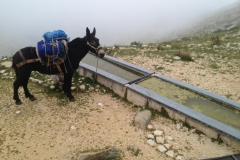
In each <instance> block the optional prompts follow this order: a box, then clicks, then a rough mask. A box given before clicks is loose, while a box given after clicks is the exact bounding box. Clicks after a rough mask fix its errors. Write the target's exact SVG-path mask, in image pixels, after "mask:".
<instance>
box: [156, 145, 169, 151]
mask: <svg viewBox="0 0 240 160" xmlns="http://www.w3.org/2000/svg"><path fill="white" fill-rule="evenodd" d="M157 148H158V150H159V151H160V152H165V151H166V150H167V149H166V148H165V147H164V146H163V145H160V146H158V147H157Z"/></svg>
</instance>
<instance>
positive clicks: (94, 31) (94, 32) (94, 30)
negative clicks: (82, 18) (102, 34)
mask: <svg viewBox="0 0 240 160" xmlns="http://www.w3.org/2000/svg"><path fill="white" fill-rule="evenodd" d="M95 34H96V29H95V27H94V28H93V32H92V35H93V36H94V37H95Z"/></svg>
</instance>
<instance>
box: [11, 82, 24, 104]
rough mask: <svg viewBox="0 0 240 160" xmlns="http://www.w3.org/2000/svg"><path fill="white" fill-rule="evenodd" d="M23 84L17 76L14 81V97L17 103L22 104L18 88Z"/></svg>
mask: <svg viewBox="0 0 240 160" xmlns="http://www.w3.org/2000/svg"><path fill="white" fill-rule="evenodd" d="M20 86H21V80H20V79H19V78H17V79H16V80H15V82H14V83H13V99H14V100H15V103H16V105H20V104H22V102H21V100H20V99H19V96H18V88H19V87H20Z"/></svg>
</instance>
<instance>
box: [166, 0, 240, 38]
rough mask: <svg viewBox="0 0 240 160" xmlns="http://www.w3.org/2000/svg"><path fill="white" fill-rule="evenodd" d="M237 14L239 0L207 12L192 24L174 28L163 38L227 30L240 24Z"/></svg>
mask: <svg viewBox="0 0 240 160" xmlns="http://www.w3.org/2000/svg"><path fill="white" fill-rule="evenodd" d="M239 15H240V1H239V2H236V3H233V4H231V5H229V6H226V7H224V8H222V9H220V10H217V11H216V12H213V13H211V14H208V15H206V16H204V17H202V19H198V20H195V22H194V23H193V24H192V25H189V26H187V27H186V28H185V29H183V30H176V31H174V32H173V33H172V34H170V35H169V36H166V37H165V38H164V39H165V40H171V39H176V38H182V37H186V36H197V35H201V34H206V33H217V32H221V31H229V30H232V29H234V28H237V27H239V26H240V17H239Z"/></svg>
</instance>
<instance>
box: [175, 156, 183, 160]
mask: <svg viewBox="0 0 240 160" xmlns="http://www.w3.org/2000/svg"><path fill="white" fill-rule="evenodd" d="M176 160H184V157H183V156H177V157H176Z"/></svg>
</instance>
